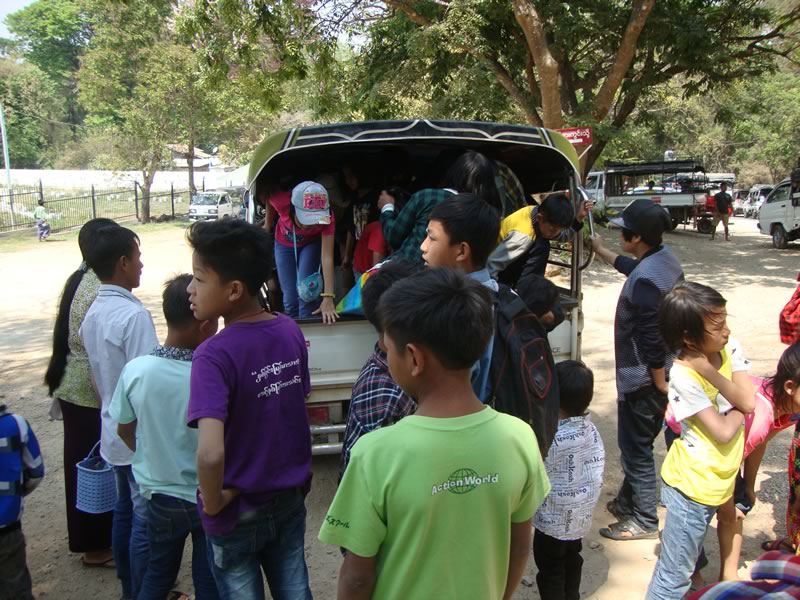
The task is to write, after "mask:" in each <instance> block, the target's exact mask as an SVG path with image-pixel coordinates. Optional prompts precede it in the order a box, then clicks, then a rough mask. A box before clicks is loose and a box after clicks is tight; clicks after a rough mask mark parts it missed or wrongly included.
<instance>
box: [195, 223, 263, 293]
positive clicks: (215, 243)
mask: <svg viewBox="0 0 800 600" xmlns="http://www.w3.org/2000/svg"><path fill="white" fill-rule="evenodd" d="M186 238H187V240H188V241H189V245H190V246H191V247H192V249H193V250H194V251H195V252H196V253H197V254H198V256H199V257H200V260H201V261H202V262H203V263H204V264H205V265H207V266H208V267H209V268H210V269H211V270H213V271H214V272H215V273H216V274H217V276H218V277H219V278H220V280H221V281H223V282H228V281H234V280H238V281H241V282H243V283H244V284H245V286H246V287H247V291H248V293H249V294H250V295H251V296H257V295H258V291H259V289H260V288H261V286H262V285H263V284H264V282H265V281H266V280H267V279H269V277H270V275H271V274H272V244H271V238H270V235H269V233H267V232H266V231H264V229H263V227H257V226H256V225H251V224H249V223H245V222H244V221H240V220H234V219H226V220H222V221H206V222H198V223H195V224H194V225H192V226H191V227H190V228H189V231H188V232H187V234H186Z"/></svg>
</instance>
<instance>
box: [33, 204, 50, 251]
mask: <svg viewBox="0 0 800 600" xmlns="http://www.w3.org/2000/svg"><path fill="white" fill-rule="evenodd" d="M47 216H48V215H47V209H46V208H45V207H44V200H39V205H38V206H37V207H36V208H35V209H33V219H34V221H36V235H37V236H38V237H39V241H40V242H43V241H45V240H46V239H47V238H48V237H50V223H48V222H47Z"/></svg>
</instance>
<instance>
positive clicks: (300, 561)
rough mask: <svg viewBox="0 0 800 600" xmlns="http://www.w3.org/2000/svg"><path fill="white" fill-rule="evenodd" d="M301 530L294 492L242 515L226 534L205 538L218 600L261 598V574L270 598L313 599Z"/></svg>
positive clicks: (302, 518) (300, 505) (299, 498)
mask: <svg viewBox="0 0 800 600" xmlns="http://www.w3.org/2000/svg"><path fill="white" fill-rule="evenodd" d="M305 530H306V507H305V499H304V496H303V493H302V492H301V491H300V490H292V491H287V492H284V493H282V494H280V495H278V496H276V497H275V498H272V499H271V500H270V501H269V502H268V503H267V504H265V505H264V506H261V507H259V508H258V509H257V510H253V511H249V512H247V513H244V514H242V515H241V516H240V517H239V522H238V523H237V525H236V528H235V529H234V530H233V531H232V532H231V533H229V534H228V535H222V536H219V535H210V534H209V535H207V536H206V540H207V542H208V558H209V562H210V564H211V570H212V572H213V573H214V579H215V580H216V582H217V589H219V595H220V598H222V599H223V600H234V599H235V600H264V580H263V578H262V576H261V572H262V571H263V572H264V575H265V576H266V578H267V584H268V585H269V590H270V592H271V593H272V597H273V598H274V600H311V589H310V588H309V585H308V569H307V567H306V559H305Z"/></svg>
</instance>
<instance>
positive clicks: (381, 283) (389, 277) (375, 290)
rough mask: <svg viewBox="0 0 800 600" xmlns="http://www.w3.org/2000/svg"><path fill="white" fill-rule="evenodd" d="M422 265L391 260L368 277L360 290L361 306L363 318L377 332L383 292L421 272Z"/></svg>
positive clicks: (408, 261)
mask: <svg viewBox="0 0 800 600" xmlns="http://www.w3.org/2000/svg"><path fill="white" fill-rule="evenodd" d="M422 268H423V267H422V265H420V264H419V263H416V262H413V261H410V260H406V259H392V260H390V261H388V262H387V263H385V264H384V265H383V266H382V267H381V268H380V269H379V270H378V272H377V273H375V274H373V275H370V276H369V279H367V283H365V284H364V289H362V290H361V306H362V308H363V309H364V316H365V317H366V318H367V321H369V322H370V323H372V326H373V327H375V329H377V330H378V331H379V332H382V331H383V329H382V328H381V321H380V319H379V318H378V303H379V302H380V299H381V296H383V294H384V292H385V291H386V290H388V289H389V288H390V287H392V286H393V285H394V284H395V283H397V282H398V281H400V280H401V279H405V278H406V277H410V276H411V275H413V274H414V273H418V272H419V271H420V270H422Z"/></svg>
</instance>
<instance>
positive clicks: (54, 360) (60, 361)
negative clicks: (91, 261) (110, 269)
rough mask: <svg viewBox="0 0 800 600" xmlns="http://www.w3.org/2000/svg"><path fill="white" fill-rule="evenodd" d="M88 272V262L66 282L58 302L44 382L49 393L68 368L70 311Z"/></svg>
mask: <svg viewBox="0 0 800 600" xmlns="http://www.w3.org/2000/svg"><path fill="white" fill-rule="evenodd" d="M84 273H86V263H83V264H82V265H81V267H80V268H79V269H78V270H77V271H75V272H74V273H73V274H72V275H70V276H69V278H68V279H67V283H66V284H64V291H63V292H61V300H60V301H59V304H58V315H57V316H56V324H55V326H54V327H53V354H52V355H51V356H50V364H49V365H47V371H46V372H45V374H44V382H45V384H47V388H48V394H49V395H50V396H52V395H53V392H55V391H56V389H58V386H59V385H61V380H62V379H63V378H64V371H65V370H66V368H67V355H69V311H70V307H71V306H72V300H73V298H75V292H76V291H77V290H78V286H79V285H80V283H81V280H82V279H83V275H84Z"/></svg>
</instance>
